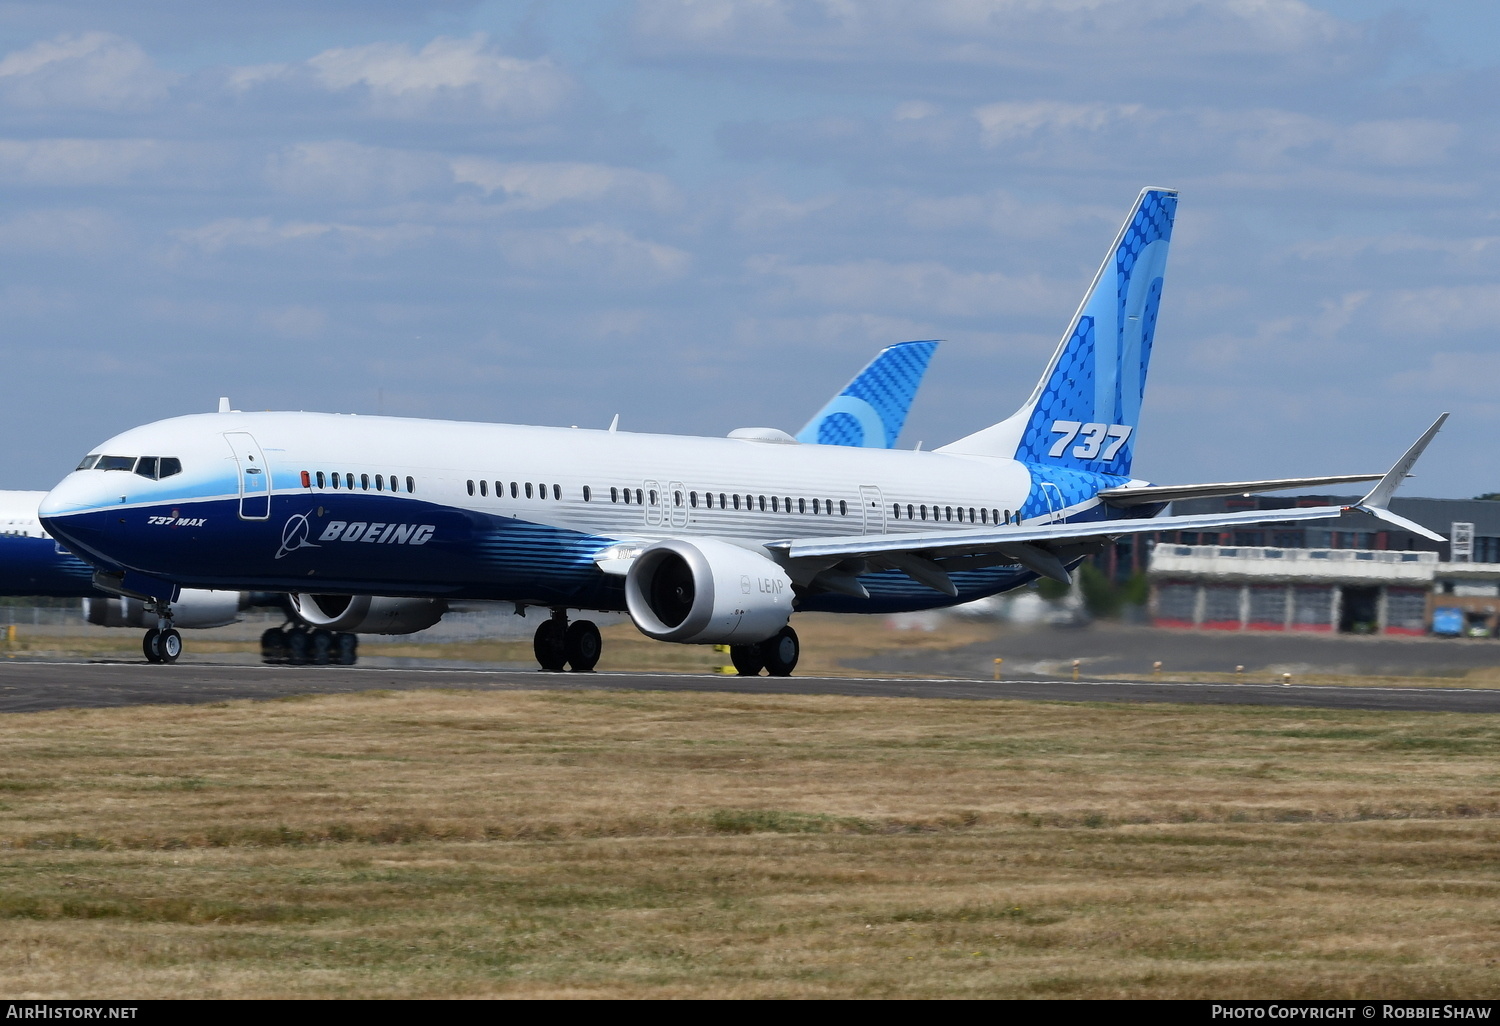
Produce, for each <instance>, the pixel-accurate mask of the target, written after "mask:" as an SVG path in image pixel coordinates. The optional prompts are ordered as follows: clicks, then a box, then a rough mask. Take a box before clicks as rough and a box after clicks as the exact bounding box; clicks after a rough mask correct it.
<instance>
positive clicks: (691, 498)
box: [678, 492, 698, 509]
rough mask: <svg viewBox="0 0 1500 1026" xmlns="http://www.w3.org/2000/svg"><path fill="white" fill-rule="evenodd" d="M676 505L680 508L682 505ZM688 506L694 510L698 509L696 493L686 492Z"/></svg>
mask: <svg viewBox="0 0 1500 1026" xmlns="http://www.w3.org/2000/svg"><path fill="white" fill-rule="evenodd" d="M678 505H679V506H680V505H682V504H681V503H678ZM688 505H689V506H691V507H693V508H694V509H697V508H698V493H697V492H688Z"/></svg>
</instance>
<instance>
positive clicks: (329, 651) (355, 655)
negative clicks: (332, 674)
mask: <svg viewBox="0 0 1500 1026" xmlns="http://www.w3.org/2000/svg"><path fill="white" fill-rule="evenodd" d="M260 658H261V661H262V662H264V663H272V664H284V665H288V666H307V665H309V664H311V665H313V666H353V665H354V664H355V663H356V662H358V661H359V635H358V634H351V633H349V632H348V631H328V630H324V629H323V628H321V627H319V628H316V629H313V628H310V627H307V626H305V625H303V624H300V623H298V624H292V623H289V624H284V625H283V626H281V627H272V628H271V629H270V630H268V631H266V632H265V633H264V634H262V635H261V636H260Z"/></svg>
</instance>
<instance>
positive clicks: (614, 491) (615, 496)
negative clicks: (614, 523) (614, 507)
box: [609, 485, 620, 502]
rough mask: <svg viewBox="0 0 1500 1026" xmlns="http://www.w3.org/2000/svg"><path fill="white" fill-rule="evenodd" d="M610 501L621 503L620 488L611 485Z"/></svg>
mask: <svg viewBox="0 0 1500 1026" xmlns="http://www.w3.org/2000/svg"><path fill="white" fill-rule="evenodd" d="M609 501H610V502H619V501H620V490H619V489H618V488H616V487H614V486H613V485H611V486H610V489H609Z"/></svg>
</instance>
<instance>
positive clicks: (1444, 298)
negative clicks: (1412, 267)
mask: <svg viewBox="0 0 1500 1026" xmlns="http://www.w3.org/2000/svg"><path fill="white" fill-rule="evenodd" d="M1376 323H1377V324H1378V326H1379V328H1380V329H1381V330H1382V331H1385V332H1388V333H1392V334H1398V335H1407V336H1410V335H1417V336H1425V337H1438V336H1454V335H1459V334H1462V333H1464V332H1481V333H1484V334H1486V335H1492V334H1493V332H1494V329H1495V325H1497V324H1500V284H1494V283H1487V284H1483V285H1435V286H1432V287H1431V288H1425V289H1398V290H1395V291H1393V292H1390V293H1387V294H1386V295H1384V296H1383V297H1382V300H1381V303H1380V314H1379V316H1378V317H1377V319H1376Z"/></svg>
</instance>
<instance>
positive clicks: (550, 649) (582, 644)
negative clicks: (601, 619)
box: [531, 609, 604, 673]
mask: <svg viewBox="0 0 1500 1026" xmlns="http://www.w3.org/2000/svg"><path fill="white" fill-rule="evenodd" d="M531 648H532V651H533V652H535V653H536V661H537V663H538V664H539V665H540V666H541V668H542V669H544V670H548V671H550V672H552V673H561V672H562V671H563V670H564V669H571V670H572V671H573V672H574V673H593V672H594V667H595V666H597V665H598V663H599V656H600V655H601V654H602V653H603V651H604V641H603V639H602V638H600V637H599V628H598V627H597V626H595V625H594V622H593V621H592V620H575V621H573V623H571V624H570V623H568V611H567V610H566V609H554V610H552V618H551V619H550V620H544V621H542V623H541V625H540V626H538V627H537V629H536V636H535V637H534V638H532V642H531Z"/></svg>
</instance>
